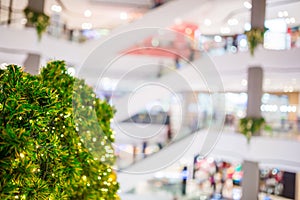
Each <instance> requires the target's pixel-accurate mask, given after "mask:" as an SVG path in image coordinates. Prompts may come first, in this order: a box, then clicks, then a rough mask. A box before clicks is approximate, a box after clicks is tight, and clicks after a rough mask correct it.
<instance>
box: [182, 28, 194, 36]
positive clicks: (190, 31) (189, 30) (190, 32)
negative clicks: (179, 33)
mask: <svg viewBox="0 0 300 200" xmlns="http://www.w3.org/2000/svg"><path fill="white" fill-rule="evenodd" d="M184 32H185V33H186V34H188V35H191V34H192V33H193V31H192V29H190V28H186V29H185V30H184Z"/></svg>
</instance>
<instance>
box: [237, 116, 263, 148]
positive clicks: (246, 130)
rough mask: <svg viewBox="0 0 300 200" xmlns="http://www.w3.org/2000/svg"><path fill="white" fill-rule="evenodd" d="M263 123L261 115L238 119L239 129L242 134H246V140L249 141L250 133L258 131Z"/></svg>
mask: <svg viewBox="0 0 300 200" xmlns="http://www.w3.org/2000/svg"><path fill="white" fill-rule="evenodd" d="M264 125H265V119H264V118H263V117H261V118H253V117H245V118H242V119H240V123H239V130H240V132H241V133H242V134H243V135H245V136H246V138H247V141H248V143H249V142H250V139H251V137H252V135H254V134H256V133H258V132H259V131H260V130H261V129H262V127H263V126H264Z"/></svg>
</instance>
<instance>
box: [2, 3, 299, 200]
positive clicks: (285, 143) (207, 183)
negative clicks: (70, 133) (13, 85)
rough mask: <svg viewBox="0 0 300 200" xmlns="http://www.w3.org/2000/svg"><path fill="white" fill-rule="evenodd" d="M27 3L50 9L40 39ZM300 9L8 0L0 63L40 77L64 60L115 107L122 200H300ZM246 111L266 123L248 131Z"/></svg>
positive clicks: (41, 10)
mask: <svg viewBox="0 0 300 200" xmlns="http://www.w3.org/2000/svg"><path fill="white" fill-rule="evenodd" d="M26 8H28V9H31V10H33V11H35V12H36V13H40V14H41V13H42V14H46V15H47V16H49V17H50V18H49V24H47V25H46V26H45V29H44V32H41V35H40V37H39V36H38V34H37V31H36V28H37V24H36V23H33V22H32V21H30V17H28V16H29V15H25V14H24V10H25V9H26ZM299 10H300V1H299V0H252V1H251V0H227V1H224V0H211V1H208V0H39V1H37V0H0V64H1V67H5V66H6V65H8V64H17V65H20V66H24V70H25V71H27V72H29V73H32V74H37V73H38V71H39V70H40V68H41V66H45V64H46V63H47V62H48V61H51V60H64V61H65V62H66V64H67V67H68V72H69V73H70V74H72V75H73V76H77V77H80V78H83V79H85V80H86V82H87V83H88V84H89V85H90V86H92V87H93V90H94V91H95V93H96V94H97V97H99V98H100V99H102V100H106V101H108V102H109V103H110V104H111V105H113V106H114V107H115V109H116V111H117V112H116V114H115V117H114V119H113V120H112V121H111V127H112V129H113V130H114V132H115V143H114V150H115V155H116V157H117V161H116V164H115V166H114V169H115V170H116V172H117V176H118V181H119V183H120V190H119V195H120V197H121V199H125V200H136V199H144V200H148V199H149V200H152V199H156V200H175V199H177V200H181V199H182V200H192V199H200V200H206V199H214V200H215V199H234V200H238V199H244V200H254V199H260V200H269V199H272V200H281V199H282V200H285V199H295V200H300V154H299V152H300V110H299V109H300V106H299V104H300V93H299V91H300V62H299V58H300V12H299ZM38 20H39V19H38ZM41 21H43V20H42V19H41ZM40 23H41V22H40ZM39 25H40V28H41V27H43V24H39ZM255 30H260V32H258V33H254V34H258V36H255V37H252V36H251V35H250V34H246V32H248V33H250V32H251V31H255ZM252 33H253V32H252ZM253 38H254V39H253ZM251 39H253V40H251ZM255 39H256V41H254V40H255ZM260 40H262V41H260ZM256 42H257V43H258V45H257V46H254V47H256V48H255V49H254V50H253V49H252V48H253V44H254V43H256ZM254 45H255V44H254ZM252 50H253V52H252ZM245 117H248V118H261V117H263V119H264V120H265V123H264V126H263V127H261V128H260V131H258V132H257V131H255V133H254V135H253V136H252V137H251V138H247V137H245V135H243V134H242V133H241V132H243V131H242V130H241V126H240V120H241V119H243V118H245ZM248 124H249V123H248ZM247 126H248V125H247ZM246 134H248V132H246Z"/></svg>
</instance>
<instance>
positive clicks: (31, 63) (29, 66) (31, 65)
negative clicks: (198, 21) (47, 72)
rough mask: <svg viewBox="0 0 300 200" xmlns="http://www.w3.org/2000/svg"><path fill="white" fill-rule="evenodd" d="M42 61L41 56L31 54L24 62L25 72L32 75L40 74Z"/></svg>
mask: <svg viewBox="0 0 300 200" xmlns="http://www.w3.org/2000/svg"><path fill="white" fill-rule="evenodd" d="M40 59H41V56H40V55H39V54H33V53H29V54H28V57H27V58H26V60H25V61H24V67H25V69H24V71H25V72H28V73H30V74H32V75H35V74H38V73H39V69H40Z"/></svg>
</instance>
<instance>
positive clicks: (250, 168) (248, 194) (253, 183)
mask: <svg viewBox="0 0 300 200" xmlns="http://www.w3.org/2000/svg"><path fill="white" fill-rule="evenodd" d="M243 171H244V175H243V181H242V191H243V196H242V200H250V199H251V200H257V199H258V192H259V167H258V163H257V162H253V161H247V160H245V161H244V163H243Z"/></svg>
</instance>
